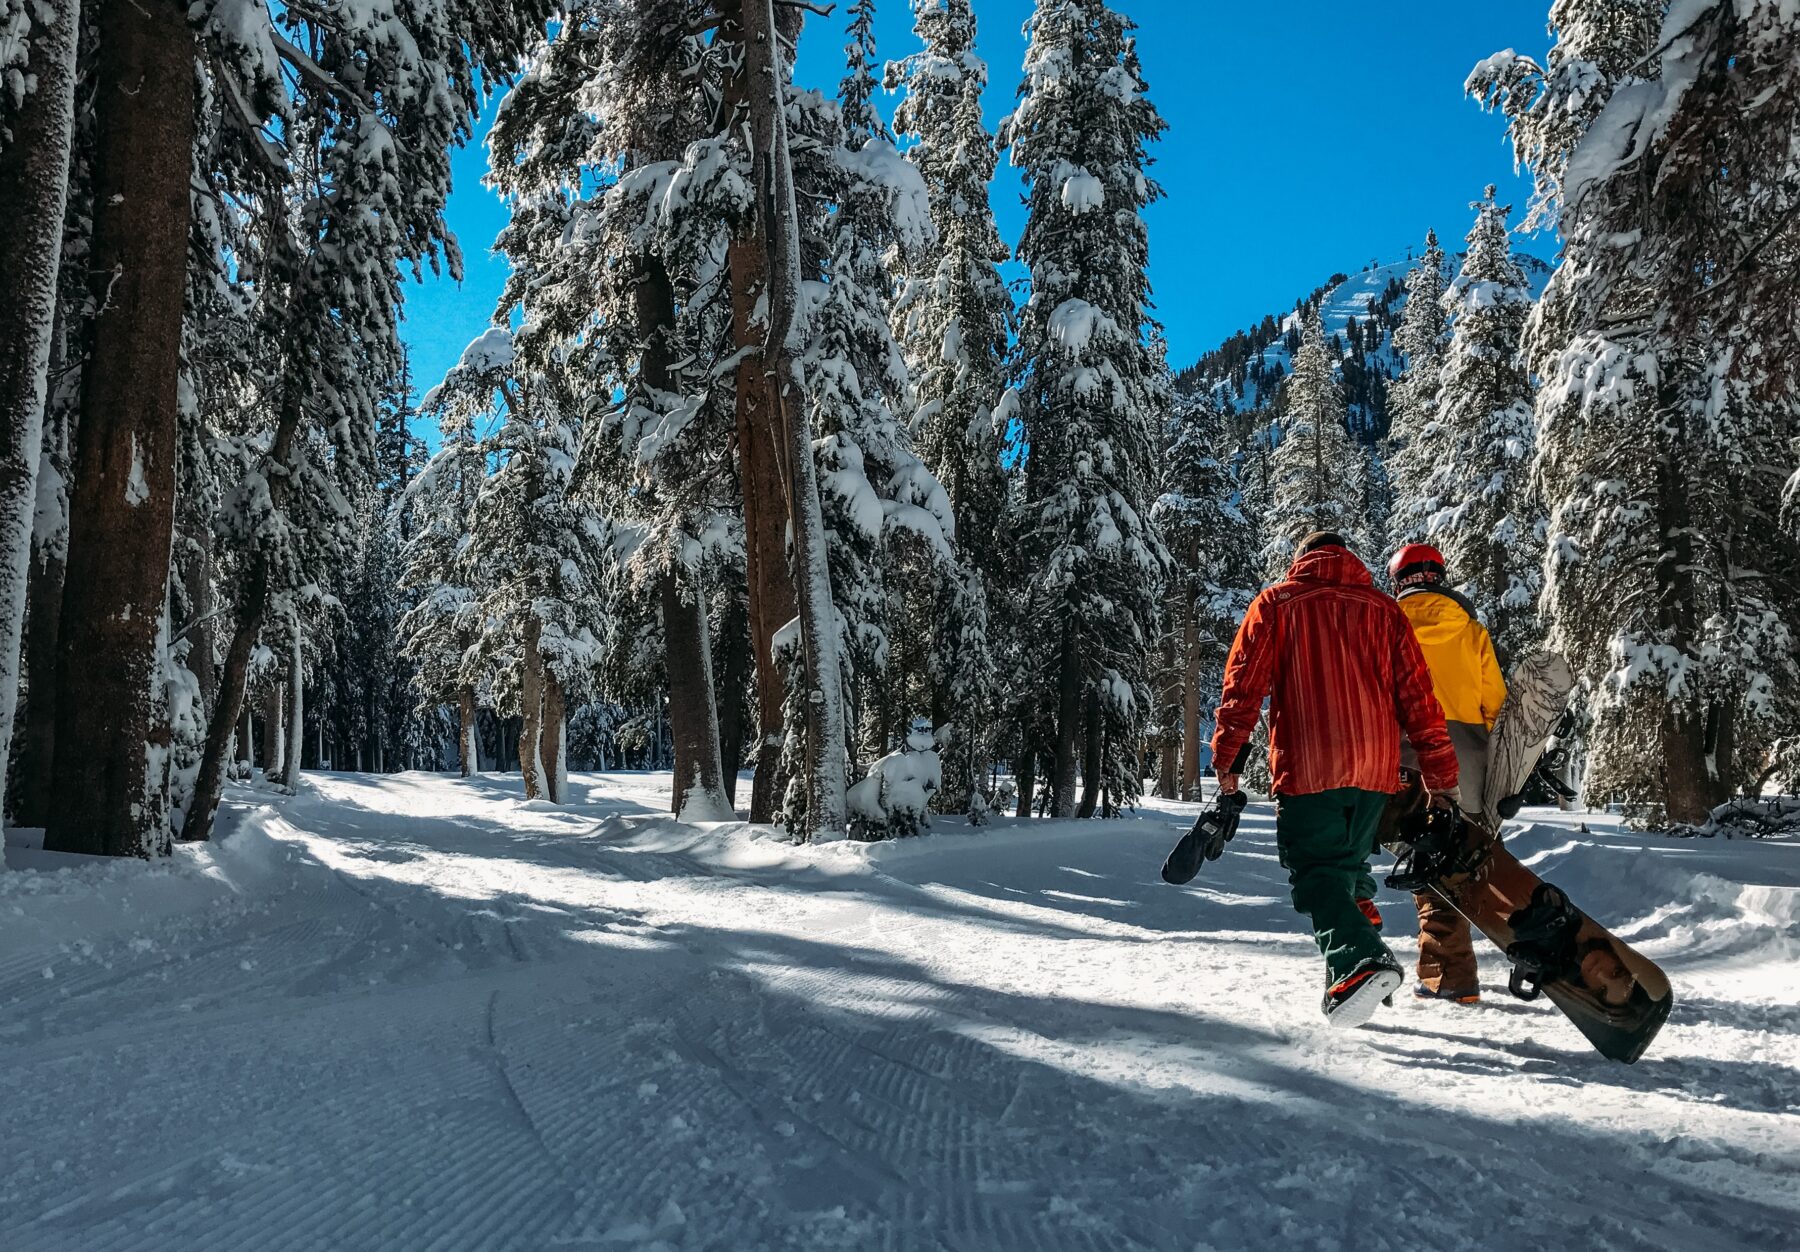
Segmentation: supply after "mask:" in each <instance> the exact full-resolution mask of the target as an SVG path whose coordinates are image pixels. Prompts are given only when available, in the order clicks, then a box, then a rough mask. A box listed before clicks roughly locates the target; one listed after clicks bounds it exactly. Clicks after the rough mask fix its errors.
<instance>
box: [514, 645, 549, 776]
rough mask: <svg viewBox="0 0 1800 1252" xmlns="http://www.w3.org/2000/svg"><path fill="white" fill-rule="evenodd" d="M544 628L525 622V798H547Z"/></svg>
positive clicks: (521, 750) (522, 666)
mask: <svg viewBox="0 0 1800 1252" xmlns="http://www.w3.org/2000/svg"><path fill="white" fill-rule="evenodd" d="M543 633H544V625H543V623H542V622H540V621H538V619H537V618H536V617H527V618H526V619H525V638H524V641H523V652H524V655H523V656H522V657H521V658H520V661H519V773H520V774H521V775H522V776H523V777H524V779H525V798H526V799H527V800H538V799H543V798H545V795H544V793H545V792H546V790H548V789H547V788H546V787H545V786H544V757H543V740H544V654H543V652H542V651H540V650H539V647H538V641H539V640H540V639H541V638H542V637H543Z"/></svg>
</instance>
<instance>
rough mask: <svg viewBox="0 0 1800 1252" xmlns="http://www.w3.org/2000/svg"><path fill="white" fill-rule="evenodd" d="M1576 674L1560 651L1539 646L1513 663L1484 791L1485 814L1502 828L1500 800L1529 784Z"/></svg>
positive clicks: (1490, 822) (1490, 823)
mask: <svg viewBox="0 0 1800 1252" xmlns="http://www.w3.org/2000/svg"><path fill="white" fill-rule="evenodd" d="M1574 687H1575V675H1574V674H1573V673H1571V672H1570V670H1569V663H1568V662H1567V661H1565V660H1563V659H1562V657H1560V656H1558V655H1557V654H1556V653H1554V652H1536V653H1533V654H1532V655H1531V656H1528V657H1526V658H1525V659H1524V660H1523V661H1520V662H1519V663H1518V665H1516V666H1514V667H1513V672H1512V677H1511V679H1510V680H1509V681H1508V682H1507V686H1506V700H1505V702H1504V703H1503V704H1501V706H1500V715H1499V717H1497V718H1496V719H1495V720H1494V731H1493V734H1492V735H1491V736H1490V737H1489V739H1488V759H1487V783H1486V786H1485V787H1484V788H1483V790H1482V794H1481V813H1480V817H1481V818H1482V820H1483V821H1484V822H1485V823H1486V824H1487V825H1488V826H1489V827H1490V828H1491V829H1493V830H1499V829H1500V821H1501V817H1500V805H1501V803H1502V802H1503V801H1505V800H1507V799H1510V798H1511V797H1513V796H1516V795H1518V794H1519V793H1520V792H1522V791H1524V790H1525V784H1526V783H1527V782H1529V781H1530V779H1531V775H1532V772H1533V771H1534V770H1536V769H1537V764H1538V758H1539V757H1541V756H1543V754H1544V745H1546V744H1547V743H1549V742H1550V737H1551V736H1552V735H1553V734H1555V733H1556V727H1557V723H1559V722H1560V721H1562V718H1563V714H1564V713H1565V712H1566V711H1567V710H1568V707H1569V692H1570V691H1572V690H1574Z"/></svg>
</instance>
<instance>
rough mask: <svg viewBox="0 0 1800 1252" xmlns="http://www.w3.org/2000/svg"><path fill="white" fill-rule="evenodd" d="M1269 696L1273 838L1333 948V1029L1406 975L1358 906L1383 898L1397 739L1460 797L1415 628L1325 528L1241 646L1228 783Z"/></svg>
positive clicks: (1223, 784)
mask: <svg viewBox="0 0 1800 1252" xmlns="http://www.w3.org/2000/svg"><path fill="white" fill-rule="evenodd" d="M1265 698H1267V699H1268V701H1269V766H1270V771H1271V773H1272V774H1273V777H1274V791H1275V798H1276V808H1275V841H1276V847H1277V850H1278V851H1279V853H1280V856H1281V864H1282V866H1283V868H1285V869H1286V870H1287V872H1288V884H1289V887H1290V888H1291V891H1292V896H1293V902H1294V908H1295V910H1296V911H1297V912H1299V913H1300V914H1302V915H1303V916H1305V917H1307V918H1310V919H1311V921H1312V928H1313V937H1314V939H1315V940H1317V942H1318V945H1319V951H1320V952H1321V953H1322V954H1323V955H1324V957H1325V969H1326V976H1325V985H1326V992H1325V1000H1324V1006H1323V1007H1324V1011H1325V1013H1326V1015H1327V1016H1328V1017H1329V1018H1330V1019H1331V1021H1332V1023H1333V1024H1334V1025H1360V1024H1361V1023H1363V1022H1365V1021H1367V1020H1368V1019H1369V1017H1370V1016H1371V1015H1372V1014H1373V1013H1374V1012H1375V1009H1376V1006H1377V1005H1379V1004H1380V1003H1381V1001H1382V1000H1384V999H1385V998H1386V997H1387V996H1388V995H1390V994H1391V993H1392V992H1393V990H1394V989H1395V988H1396V987H1398V986H1399V985H1400V983H1401V981H1402V978H1401V973H1400V965H1399V963H1398V962H1397V961H1395V960H1394V954H1393V953H1392V952H1390V951H1389V950H1388V947H1387V945H1386V944H1384V943H1383V942H1382V941H1381V936H1380V935H1379V934H1378V933H1377V931H1376V927H1375V924H1374V922H1373V921H1371V919H1370V917H1369V915H1368V914H1366V913H1365V912H1364V909H1363V907H1362V906H1360V905H1359V904H1358V901H1361V900H1368V899H1370V898H1371V897H1373V896H1374V894H1375V880H1374V878H1373V877H1371V876H1370V873H1369V858H1370V856H1371V855H1372V854H1373V852H1374V850H1375V836H1376V828H1377V825H1378V823H1379V821H1380V819H1381V814H1382V810H1383V809H1384V808H1385V807H1386V805H1387V800H1388V797H1389V796H1390V795H1391V794H1393V793H1394V792H1395V791H1396V790H1398V788H1399V779H1400V739H1401V736H1402V734H1404V735H1405V736H1406V738H1407V739H1408V740H1409V741H1410V742H1411V743H1412V745H1413V748H1414V749H1415V751H1416V752H1417V753H1418V757H1419V767H1420V771H1421V772H1422V773H1423V774H1424V778H1425V785H1426V787H1427V788H1428V789H1429V790H1430V791H1431V793H1432V803H1434V804H1437V805H1440V806H1444V807H1447V806H1450V805H1453V804H1454V800H1452V799H1451V797H1452V796H1454V795H1455V793H1456V788H1457V769H1456V750H1455V748H1453V747H1452V746H1451V743H1450V735H1449V732H1448V731H1447V730H1446V729H1445V726H1444V713H1443V710H1442V709H1441V708H1439V706H1438V702H1437V697H1436V696H1434V695H1433V694H1432V689H1431V674H1430V671H1428V670H1427V669H1426V668H1425V658H1424V656H1423V655H1422V654H1421V653H1420V651H1419V643H1418V640H1417V639H1416V638H1414V636H1413V629H1412V626H1411V624H1410V623H1409V622H1408V621H1407V620H1406V616H1405V614H1403V613H1402V612H1401V611H1400V606H1399V605H1398V604H1396V603H1395V602H1394V600H1393V598H1392V597H1390V596H1387V595H1384V594H1383V593H1381V592H1380V591H1378V590H1376V588H1375V584H1374V580H1373V579H1372V578H1371V577H1370V576H1369V570H1368V567H1367V566H1365V565H1364V564H1363V563H1362V562H1361V561H1359V560H1357V558H1356V557H1355V555H1354V554H1352V553H1351V551H1350V549H1349V547H1348V546H1347V545H1346V544H1345V542H1344V540H1343V539H1342V537H1340V536H1338V535H1336V534H1333V533H1331V532H1329V531H1321V532H1317V533H1315V534H1312V535H1309V536H1307V538H1306V539H1305V540H1304V541H1303V542H1302V543H1301V545H1300V553H1299V555H1298V556H1297V557H1296V558H1295V560H1294V563H1293V565H1292V567H1291V568H1290V569H1289V570H1288V574H1287V577H1286V578H1285V579H1284V580H1283V581H1281V582H1279V583H1276V584H1275V585H1274V586H1273V587H1270V588H1268V589H1267V590H1265V591H1264V592H1262V594H1261V595H1259V596H1257V597H1256V599H1255V600H1253V601H1251V604H1250V610H1249V612H1248V613H1246V614H1245V615H1244V621H1243V625H1241V626H1240V627H1239V628H1238V632H1237V638H1236V639H1235V640H1234V641H1233V642H1232V645H1231V655H1230V658H1229V659H1228V660H1227V661H1226V663H1225V686H1224V690H1223V692H1222V693H1221V695H1220V699H1219V709H1218V713H1217V715H1216V718H1215V723H1216V725H1217V730H1216V731H1215V732H1214V733H1213V742H1212V751H1213V765H1214V769H1215V771H1216V772H1217V774H1218V778H1219V790H1221V791H1223V792H1232V791H1236V790H1237V789H1238V775H1239V774H1240V773H1242V772H1243V768H1244V764H1245V759H1246V758H1247V756H1248V754H1249V746H1250V736H1251V734H1252V732H1253V731H1254V730H1255V729H1256V722H1257V718H1258V717H1259V716H1260V715H1261V712H1262V705H1263V700H1264V699H1265ZM1371 911H1372V910H1371Z"/></svg>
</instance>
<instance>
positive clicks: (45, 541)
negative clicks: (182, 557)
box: [14, 275, 74, 826]
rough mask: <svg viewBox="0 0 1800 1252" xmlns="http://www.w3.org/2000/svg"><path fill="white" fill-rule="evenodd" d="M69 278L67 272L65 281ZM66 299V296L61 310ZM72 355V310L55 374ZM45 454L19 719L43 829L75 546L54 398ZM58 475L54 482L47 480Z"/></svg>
mask: <svg viewBox="0 0 1800 1252" xmlns="http://www.w3.org/2000/svg"><path fill="white" fill-rule="evenodd" d="M66 278H67V276H66V275H65V276H64V281H66ZM63 304H64V302H61V301H59V302H58V305H59V308H61V307H63ZM69 356H70V348H69V328H68V325H67V320H66V315H65V316H64V317H62V318H59V319H58V324H57V328H56V333H55V337H54V342H53V344H52V347H51V353H50V375H51V377H52V378H58V377H61V376H62V374H63V372H64V370H65V368H66V367H67V364H68V360H69ZM44 420H45V425H44V430H43V445H44V454H43V459H42V460H41V461H40V463H39V465H38V483H37V488H38V496H39V499H40V500H42V499H43V498H44V497H45V496H46V495H49V496H51V497H53V498H55V499H56V500H57V508H56V509H55V511H54V512H51V511H49V510H46V511H45V512H44V513H42V514H40V515H39V517H38V518H37V521H36V525H35V528H34V532H33V535H32V561H31V573H30V581H29V584H28V586H27V588H26V612H25V670H26V673H27V675H28V676H29V686H28V688H27V690H26V692H25V711H24V714H23V716H22V718H21V719H20V723H19V728H20V743H19V753H18V761H19V779H18V785H17V786H16V787H15V788H14V792H15V794H16V795H17V796H18V801H19V811H18V823H19V825H21V826H42V825H43V824H44V823H45V821H47V820H48V818H49V813H50V786H51V781H52V780H51V776H50V772H51V770H52V769H54V768H55V764H56V701H57V688H56V649H57V640H58V638H59V637H60V635H61V630H62V598H63V571H64V562H63V553H64V551H65V550H66V548H67V545H68V536H69V515H68V499H67V497H66V495H64V492H65V490H66V487H67V483H68V480H69V473H68V470H69V453H70V447H71V444H72V442H73V435H74V431H73V422H74V413H73V411H72V409H71V407H70V405H69V404H68V403H66V402H64V403H58V402H57V400H56V398H55V396H54V395H52V398H51V400H50V401H49V402H48V405H47V408H46V410H45V414H44ZM46 476H54V478H55V480H56V481H55V483H54V484H52V483H50V482H47V481H46Z"/></svg>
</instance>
